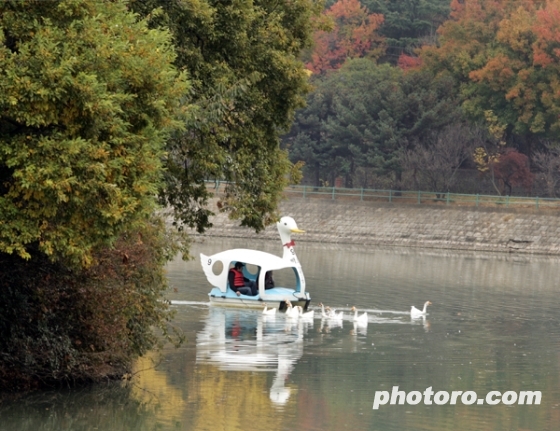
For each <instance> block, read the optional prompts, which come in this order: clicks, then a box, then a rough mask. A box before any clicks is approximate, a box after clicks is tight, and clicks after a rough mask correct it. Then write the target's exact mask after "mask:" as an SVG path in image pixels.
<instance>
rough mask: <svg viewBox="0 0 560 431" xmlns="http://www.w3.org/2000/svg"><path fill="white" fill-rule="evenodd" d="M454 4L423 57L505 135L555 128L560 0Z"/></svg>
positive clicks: (547, 133)
mask: <svg viewBox="0 0 560 431" xmlns="http://www.w3.org/2000/svg"><path fill="white" fill-rule="evenodd" d="M452 10H453V12H452V18H453V19H452V20H450V21H448V22H446V23H445V24H444V25H443V26H442V27H441V29H440V34H441V45H440V46H439V47H427V48H425V49H424V52H423V59H424V62H425V63H426V65H427V66H428V67H430V68H431V69H432V70H435V71H436V72H438V73H441V72H444V71H445V72H447V73H451V74H452V75H453V76H454V77H455V78H456V80H457V82H458V83H460V92H461V96H462V98H463V107H464V109H465V111H466V112H467V113H468V114H469V115H470V116H471V117H472V118H474V119H477V120H481V119H483V118H484V113H485V112H486V111H488V110H491V111H493V112H494V114H495V115H496V117H497V119H498V121H499V123H500V124H502V125H504V127H506V140H507V142H508V143H512V141H513V139H512V138H513V137H515V136H521V137H526V139H528V140H530V141H536V140H537V139H538V138H539V137H550V138H553V137H554V136H555V135H556V134H557V132H558V130H560V119H559V115H560V97H559V96H558V88H559V86H558V73H559V69H558V61H557V60H558V54H557V52H556V49H557V44H558V42H557V36H556V35H557V33H558V30H559V29H560V12H559V11H560V2H559V1H557V0H551V1H547V2H545V1H521V2H519V1H514V0H501V1H495V2H489V1H482V0H476V1H471V2H464V3H463V2H458V1H454V2H453V3H452Z"/></svg>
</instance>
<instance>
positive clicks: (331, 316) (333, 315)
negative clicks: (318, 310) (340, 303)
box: [326, 307, 344, 321]
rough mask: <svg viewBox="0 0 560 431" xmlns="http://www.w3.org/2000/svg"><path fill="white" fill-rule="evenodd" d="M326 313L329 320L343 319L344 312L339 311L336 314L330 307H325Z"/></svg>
mask: <svg viewBox="0 0 560 431" xmlns="http://www.w3.org/2000/svg"><path fill="white" fill-rule="evenodd" d="M326 313H327V314H328V315H329V319H332V320H340V321H342V320H343V319H344V312H343V311H341V312H340V313H337V312H336V310H335V309H334V308H333V309H331V307H327V308H326Z"/></svg>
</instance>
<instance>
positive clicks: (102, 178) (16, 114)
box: [0, 0, 189, 391]
mask: <svg viewBox="0 0 560 431" xmlns="http://www.w3.org/2000/svg"><path fill="white" fill-rule="evenodd" d="M174 59H175V54H174V50H173V47H172V44H171V37H170V34H169V32H167V31H162V30H156V29H152V30H150V29H149V28H148V26H147V24H146V22H145V21H142V20H138V16H136V15H134V14H132V13H130V12H129V11H128V9H127V7H126V2H124V1H120V0H115V1H111V2H99V1H97V0H57V1H49V2H45V1H16V0H14V1H4V2H1V3H0V75H1V78H0V89H1V91H0V296H1V300H0V390H2V391H4V390H22V389H30V388H33V387H36V386H39V385H45V384H48V385H51V384H60V383H68V384H69V383H75V382H90V381H97V380H100V379H106V378H110V377H119V376H122V374H123V373H125V372H126V371H127V370H128V369H129V368H130V365H131V362H132V360H133V359H134V358H135V357H137V356H138V355H141V354H143V353H145V352H146V351H147V350H148V349H150V348H151V347H153V346H154V344H155V343H156V342H157V337H156V335H155V333H154V328H155V327H159V328H160V329H162V330H164V332H165V331H166V329H167V326H166V325H167V321H168V319H169V318H170V312H169V309H168V304H167V302H166V301H165V300H164V298H163V292H164V290H165V288H166V282H165V274H164V271H163V265H164V264H165V262H167V261H168V260H169V259H170V258H171V256H174V255H175V254H176V252H177V251H178V250H177V248H176V244H177V242H176V241H175V239H173V238H170V237H169V236H168V234H167V233H166V230H165V229H164V226H163V224H162V222H161V221H156V220H154V219H153V212H154V209H155V208H156V203H157V200H156V193H157V192H158V190H159V187H160V183H161V180H162V164H161V160H162V159H163V157H164V154H165V153H164V146H165V142H166V140H167V138H168V137H169V136H170V134H171V133H173V132H176V131H177V130H180V129H181V127H182V126H183V122H184V120H182V117H183V114H184V113H183V107H182V103H181V98H182V96H183V95H184V94H185V93H186V92H187V91H188V89H189V87H188V85H187V82H186V80H185V78H184V76H183V75H182V74H180V73H178V71H177V69H176V68H175V66H174V65H173V61H174Z"/></svg>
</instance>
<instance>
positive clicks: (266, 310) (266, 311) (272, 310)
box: [263, 302, 276, 316]
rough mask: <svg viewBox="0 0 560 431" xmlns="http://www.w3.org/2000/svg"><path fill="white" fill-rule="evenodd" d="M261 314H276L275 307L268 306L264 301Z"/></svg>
mask: <svg viewBox="0 0 560 431" xmlns="http://www.w3.org/2000/svg"><path fill="white" fill-rule="evenodd" d="M263 314H266V315H268V316H270V315H271V314H276V308H268V306H267V305H266V302H265V303H264V308H263Z"/></svg>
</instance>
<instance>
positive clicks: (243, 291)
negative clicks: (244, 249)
mask: <svg viewBox="0 0 560 431" xmlns="http://www.w3.org/2000/svg"><path fill="white" fill-rule="evenodd" d="M244 266H245V264H244V263H243V262H235V265H234V266H233V268H231V269H230V270H229V273H228V282H229V287H230V288H231V290H233V291H234V292H236V293H237V296H239V295H250V296H256V295H257V293H258V289H257V283H255V282H254V281H252V280H249V279H248V278H247V277H245V276H244V275H243V267H244Z"/></svg>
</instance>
